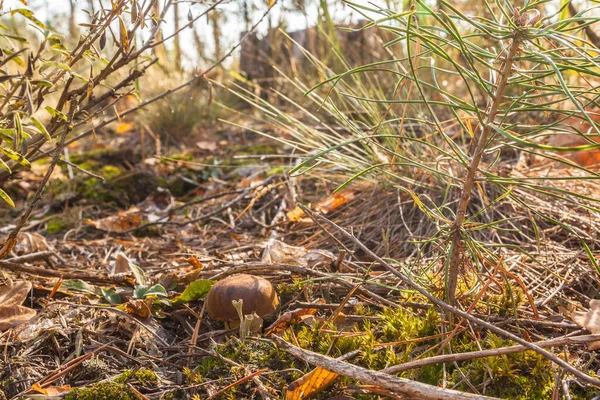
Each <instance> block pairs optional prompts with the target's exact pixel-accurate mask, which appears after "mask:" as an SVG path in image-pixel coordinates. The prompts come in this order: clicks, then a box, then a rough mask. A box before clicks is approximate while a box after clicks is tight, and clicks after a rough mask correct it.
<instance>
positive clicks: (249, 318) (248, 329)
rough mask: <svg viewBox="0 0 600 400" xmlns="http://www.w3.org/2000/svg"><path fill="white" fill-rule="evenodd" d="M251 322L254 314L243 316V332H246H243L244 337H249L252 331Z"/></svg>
mask: <svg viewBox="0 0 600 400" xmlns="http://www.w3.org/2000/svg"><path fill="white" fill-rule="evenodd" d="M253 320H254V313H252V314H248V315H246V316H244V330H245V331H246V332H244V337H246V336H250V333H251V331H252V321H253Z"/></svg>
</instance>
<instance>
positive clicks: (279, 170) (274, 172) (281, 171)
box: [266, 167, 286, 176]
mask: <svg viewBox="0 0 600 400" xmlns="http://www.w3.org/2000/svg"><path fill="white" fill-rule="evenodd" d="M285 171H286V170H285V168H283V167H273V168H271V169H270V170H268V171H267V173H266V175H267V176H272V175H283V174H284V173H285Z"/></svg>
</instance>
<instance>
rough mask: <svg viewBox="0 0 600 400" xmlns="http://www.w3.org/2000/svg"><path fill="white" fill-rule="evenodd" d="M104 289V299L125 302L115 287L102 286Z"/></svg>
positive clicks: (112, 301)
mask: <svg viewBox="0 0 600 400" xmlns="http://www.w3.org/2000/svg"><path fill="white" fill-rule="evenodd" d="M100 290H101V291H102V296H104V299H105V300H106V301H108V302H109V303H110V304H121V303H123V299H122V298H121V295H120V294H119V293H117V291H116V290H115V289H114V288H108V289H105V288H102V289H100Z"/></svg>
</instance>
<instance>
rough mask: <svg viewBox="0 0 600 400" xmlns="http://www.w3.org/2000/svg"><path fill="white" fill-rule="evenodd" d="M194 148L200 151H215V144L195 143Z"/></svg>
mask: <svg viewBox="0 0 600 400" xmlns="http://www.w3.org/2000/svg"><path fill="white" fill-rule="evenodd" d="M196 146H197V147H198V148H199V149H200V150H208V151H215V150H216V149H217V142H207V141H200V142H196Z"/></svg>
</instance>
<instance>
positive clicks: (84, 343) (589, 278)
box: [0, 161, 600, 399]
mask: <svg viewBox="0 0 600 400" xmlns="http://www.w3.org/2000/svg"><path fill="white" fill-rule="evenodd" d="M144 168H151V169H153V170H154V171H155V172H154V173H157V174H161V175H162V176H165V177H166V179H169V178H170V177H172V176H176V175H177V174H180V173H181V172H182V170H183V171H186V173H189V174H190V175H191V176H195V177H196V179H198V183H197V184H196V185H191V186H190V187H189V188H188V189H187V192H185V193H183V194H182V193H179V194H178V195H177V196H173V195H171V192H170V190H168V189H166V188H164V189H160V188H159V189H157V190H155V191H153V192H152V193H151V195H149V196H148V197H147V198H146V199H145V200H143V201H141V202H138V203H137V204H133V205H131V206H130V207H129V208H126V209H125V210H118V209H116V210H115V208H108V207H102V206H95V207H90V206H89V205H87V204H85V202H84V203H82V204H81V205H76V206H77V207H79V209H78V210H79V211H78V213H79V215H80V216H81V217H78V218H79V219H78V223H77V225H76V226H75V227H74V228H73V230H72V231H70V232H65V234H64V235H59V236H56V235H54V236H53V235H48V234H45V232H44V225H43V224H39V223H38V224H37V225H35V226H33V227H32V230H35V232H34V231H27V232H24V234H22V235H20V236H19V240H18V244H17V247H16V248H15V249H14V250H13V253H12V254H11V255H10V256H9V257H8V258H7V259H6V260H7V261H9V262H10V260H16V261H14V263H17V264H19V265H21V266H22V267H26V269H18V268H16V267H14V269H8V270H6V269H5V270H4V271H3V272H2V276H3V280H2V281H1V282H2V285H3V286H0V299H1V301H0V310H2V309H3V307H4V308H7V309H8V308H10V309H11V310H12V311H11V312H13V313H15V314H16V315H15V316H14V319H13V317H12V316H10V315H8V314H7V315H8V317H7V316H5V315H4V314H2V311H0V317H1V318H0V322H1V323H2V324H3V325H0V326H1V327H2V330H5V331H7V330H10V334H6V333H5V334H0V335H1V336H0V338H1V339H0V340H2V342H1V343H0V344H1V345H2V346H3V347H4V348H5V349H6V354H7V358H6V359H5V360H6V361H2V363H3V364H2V368H3V371H4V372H3V373H2V375H0V383H1V384H0V387H1V388H2V390H3V391H4V392H5V393H6V394H8V395H9V396H17V395H19V394H22V393H28V391H36V392H39V393H40V394H45V393H47V394H51V395H60V394H61V393H67V392H68V391H70V390H71V388H86V387H87V388H90V387H93V385H94V383H95V382H99V381H102V380H106V379H115V377H118V376H125V375H127V376H129V377H130V378H128V380H127V382H128V384H131V385H132V386H133V387H135V388H136V390H138V391H139V392H140V393H142V394H143V395H144V396H147V397H149V398H152V397H157V396H160V395H161V394H163V393H174V394H175V395H176V396H178V395H179V396H193V395H199V396H200V398H205V397H210V396H212V395H214V394H218V393H221V392H220V391H221V390H225V392H223V393H229V394H230V395H233V396H237V397H248V398H257V397H263V398H264V397H265V396H266V397H267V398H268V397H269V396H272V397H276V398H281V397H285V398H289V399H295V398H310V397H315V396H318V395H319V392H323V391H326V392H327V393H328V394H330V395H331V396H335V395H337V396H340V397H341V398H344V397H343V396H346V397H348V396H350V395H351V394H352V393H357V391H360V390H371V391H372V392H373V393H385V390H384V389H382V388H381V387H378V386H377V385H374V386H372V388H371V389H364V388H367V387H369V386H368V385H362V386H360V385H356V384H357V383H359V382H357V381H348V380H347V378H344V379H342V377H340V376H339V375H338V374H336V373H333V372H330V371H328V370H327V369H326V368H322V367H315V366H314V365H311V364H310V363H307V362H306V361H305V360H303V359H299V358H295V357H293V356H291V355H289V354H287V353H286V352H285V351H283V352H282V351H281V350H280V349H278V348H277V346H276V345H275V344H274V340H273V339H272V338H274V337H283V338H285V340H286V341H287V342H288V343H292V344H294V345H300V346H302V347H304V348H307V349H312V350H315V351H318V352H321V353H323V354H328V355H329V356H330V357H332V358H336V357H340V356H344V355H347V356H348V357H349V361H346V362H353V363H358V364H360V365H363V366H367V367H369V368H371V369H384V368H386V367H389V366H390V363H394V362H396V363H402V362H404V361H406V359H405V358H403V357H405V356H406V357H410V358H415V357H416V358H418V357H425V358H426V357H428V356H431V355H433V354H434V352H435V347H436V346H437V345H439V344H440V343H441V342H442V341H443V340H444V332H443V331H440V330H438V328H439V327H441V326H442V324H441V319H440V317H439V316H438V315H436V314H435V313H431V312H430V311H428V310H430V307H429V305H428V304H427V303H426V302H425V301H424V300H423V299H422V298H419V297H418V296H417V297H415V296H414V294H411V293H409V292H404V291H403V290H404V289H403V288H401V287H400V286H399V282H398V281H397V280H396V279H394V278H393V277H392V276H390V275H389V274H387V273H386V272H385V271H384V270H382V269H380V268H379V267H378V266H377V265H373V264H372V263H371V262H369V261H368V260H367V259H365V258H364V257H363V256H362V255H361V254H360V253H359V251H358V250H357V248H356V246H354V245H353V244H352V243H350V242H347V241H345V240H343V239H340V240H339V241H334V240H331V238H330V237H329V236H328V235H327V234H326V233H324V231H323V229H322V228H321V227H319V226H317V225H316V224H314V223H313V222H312V220H311V219H310V218H308V217H307V216H306V215H305V214H304V213H303V212H302V213H300V212H298V209H295V208H294V207H295V206H294V205H293V203H292V202H291V201H290V199H292V198H294V197H295V196H298V195H300V196H301V198H302V199H303V201H304V202H307V203H310V204H314V206H313V207H312V208H313V210H318V211H320V212H321V213H322V214H325V215H327V217H328V218H331V219H333V220H335V221H336V222H337V223H338V224H340V225H342V226H345V227H354V228H355V229H357V230H356V232H357V234H358V233H360V239H361V240H362V241H363V242H365V243H368V244H369V246H370V247H371V248H372V249H373V250H374V251H376V252H377V253H378V254H382V255H385V256H386V257H389V258H391V259H396V260H409V259H408V258H406V257H408V256H409V254H407V253H406V249H407V248H408V247H407V246H406V245H405V243H406V242H407V241H408V240H414V239H417V238H419V237H422V236H427V235H428V233H427V230H428V229H430V226H429V225H428V224H427V223H423V221H422V220H419V219H418V217H417V213H415V212H412V211H411V210H410V209H409V208H406V207H404V205H406V204H411V203H410V202H411V199H410V198H408V197H406V195H405V193H390V192H389V191H387V190H382V189H377V188H372V189H371V190H364V188H359V189H353V188H346V189H344V190H342V191H340V192H338V193H333V190H334V189H335V187H334V186H332V187H331V188H329V189H330V192H329V193H330V194H329V195H323V194H322V193H323V192H322V190H311V189H310V187H306V188H302V191H301V193H292V192H291V191H290V185H288V184H287V179H288V178H287V177H286V176H284V175H276V176H272V175H271V176H267V174H266V173H264V172H262V173H258V174H257V175H254V176H252V178H251V179H247V178H242V179H239V178H234V177H231V178H230V179H229V180H226V181H223V180H221V179H213V178H211V177H210V176H211V174H214V173H215V170H214V169H210V168H207V167H198V166H193V167H191V168H190V169H189V170H186V163H185V162H182V161H177V162H170V161H165V162H159V163H153V165H146V166H145V167H144ZM263 170H264V169H263ZM257 171H260V169H258V170H257ZM206 176H208V178H206ZM221 176H224V175H221ZM393 201H396V202H397V204H396V207H393V206H392V205H391V203H392V202H393ZM532 201H533V200H532ZM383 202H386V203H389V204H390V207H386V209H385V210H383V211H382V210H381V208H378V207H376V206H375V205H377V204H382V203H383ZM411 207H412V205H411ZM549 209H550V207H549ZM63 212H64V211H63ZM286 213H287V216H286ZM148 223H155V224H156V225H155V226H156V227H157V228H159V230H160V231H159V232H157V233H156V234H152V233H149V232H145V231H143V230H139V229H137V228H140V227H141V226H142V225H144V224H148ZM382 227H387V228H385V229H387V232H389V234H386V235H387V236H386V235H382ZM551 234H552V232H548V235H551ZM382 238H383V239H382ZM559 239H560V238H559V237H557V238H556V243H559ZM557 247H558V248H560V252H558V253H557V254H558V255H557V256H556V258H555V259H549V260H547V263H546V268H548V269H551V270H552V271H553V273H552V274H546V273H545V271H544V270H543V269H540V267H539V265H538V264H537V263H532V262H529V261H528V260H523V259H522V258H521V257H520V255H517V254H510V253H508V254H506V256H505V259H506V260H507V263H512V265H513V270H511V273H513V274H520V275H521V277H522V280H523V281H524V286H525V287H526V288H529V290H530V291H531V293H530V294H531V296H532V298H533V299H534V301H535V303H536V305H537V307H538V308H540V319H539V320H536V319H534V315H533V311H532V310H531V308H530V307H529V306H528V302H519V301H517V303H518V304H517V308H516V309H511V312H512V313H508V314H506V315H504V316H502V315H500V314H498V313H497V312H495V311H493V310H492V309H491V308H488V307H486V306H485V305H484V304H478V305H477V306H476V307H475V309H474V312H475V313H477V315H482V316H484V317H486V318H488V319H489V320H490V321H494V322H496V323H502V324H504V325H503V326H505V327H506V328H507V329H509V330H511V331H514V332H526V334H528V335H531V336H532V337H542V338H547V337H555V336H560V334H561V332H564V333H568V332H573V331H574V330H575V329H578V328H579V327H582V328H584V329H586V330H588V331H590V332H591V333H600V330H599V329H598V326H597V325H598V324H597V319H598V318H597V315H596V314H597V304H596V303H595V302H592V303H589V299H590V295H591V294H593V293H598V289H597V285H596V281H595V278H594V276H593V275H592V274H590V270H589V268H588V266H587V265H586V263H585V260H584V259H583V258H578V257H576V256H575V255H576V251H575V250H574V249H571V248H569V247H568V246H564V245H563V246H558V245H557ZM40 252H47V253H49V254H50V255H46V256H44V258H40V259H32V260H29V259H24V261H18V260H19V258H18V257H22V256H26V255H28V254H32V253H40ZM574 257H575V258H574ZM573 260H575V261H573ZM430 263H431V260H421V262H418V263H413V265H412V267H411V268H412V269H413V273H414V274H415V275H419V276H424V277H426V279H427V280H428V283H427V284H428V285H429V287H431V288H432V290H438V289H439V287H440V283H439V282H440V281H439V279H440V277H439V275H436V274H435V273H434V274H427V273H424V272H423V271H425V270H426V269H427V268H428V265H429V264H430ZM27 268H29V269H27ZM32 268H33V269H32ZM26 271H35V273H33V274H32V273H30V272H26ZM55 272H59V275H62V276H63V278H64V280H63V281H62V282H59V278H58V276H56V274H54V273H55ZM82 272H84V273H86V274H87V275H86V276H89V278H83V279H82V278H79V277H78V274H81V273H82ZM236 273H250V274H254V275H259V276H262V277H264V278H266V279H268V280H269V281H271V282H272V283H273V285H275V286H276V288H277V291H278V292H279V294H280V296H281V298H282V299H281V304H282V306H281V307H280V309H279V310H278V311H277V313H276V314H275V315H273V316H271V317H269V318H268V319H267V320H266V321H265V325H264V326H265V328H264V329H263V330H262V332H260V331H259V332H255V333H253V334H252V335H251V337H250V338H248V339H246V341H244V342H240V341H239V340H238V339H237V338H236V334H237V329H233V330H228V329H227V327H226V326H224V325H223V324H222V323H220V322H218V321H213V320H210V319H209V318H208V317H207V315H206V313H205V310H204V299H205V296H206V294H207V293H208V290H209V289H210V287H211V285H212V284H213V283H214V282H215V281H218V280H220V279H223V278H224V277H226V276H230V275H233V274H236ZM467 276H468V274H467ZM489 276H490V279H491V281H492V282H494V283H493V284H492V285H491V287H490V289H489V291H488V292H485V293H484V294H483V298H484V299H485V300H486V301H487V302H494V301H498V300H499V299H500V298H501V297H502V296H503V295H506V293H507V290H512V291H515V292H516V293H517V295H518V296H522V295H523V294H522V293H520V291H521V286H520V285H517V284H516V282H513V283H509V284H500V283H499V282H501V281H503V280H504V279H507V280H509V281H510V275H503V274H502V273H500V272H496V273H495V275H494V274H491V273H490V274H489ZM575 276H576V277H577V279H576V280H575V279H574V278H573V277H575ZM92 277H93V279H92ZM567 281H568V282H570V284H569V285H565V284H564V283H563V282H567ZM58 284H59V285H60V286H59V287H58V290H56V292H55V293H54V294H53V295H52V298H49V295H50V293H51V291H52V290H51V289H52V288H54V287H55V286H57V285H58ZM494 285H496V286H494ZM586 293H587V294H586ZM513 294H514V293H513ZM30 295H32V296H31V297H30ZM524 297H526V296H524ZM28 298H29V299H30V302H29V303H28V304H27V305H24V303H25V301H26V300H27V299H28ZM573 299H579V301H580V303H581V304H586V303H589V304H590V311H585V312H581V311H573V312H572V313H571V314H569V316H567V318H570V320H571V321H573V322H575V323H571V322H570V321H569V319H561V318H557V313H556V309H557V307H558V305H560V304H563V303H564V302H567V301H571V302H572V301H573ZM28 305H31V307H28ZM398 305H401V307H398ZM403 310H406V311H403ZM404 313H406V314H404ZM515 313H516V314H517V315H518V317H519V318H518V320H515V319H514V318H513V316H514V315H515ZM411 315H413V316H415V317H418V318H415V317H411ZM398 320H402V321H404V322H403V324H404V325H403V324H398ZM427 321H430V322H427ZM410 326H413V327H414V328H411V329H414V330H413V331H411V330H410V329H409V327H410ZM419 326H421V328H418V327H419ZM419 329H422V331H420V330H419ZM477 334H478V335H479V334H481V332H479V331H477ZM315 335H316V336H315ZM311 338H312V339H311ZM315 338H317V339H315ZM590 343H591V345H592V346H593V345H596V343H597V342H594V341H591V342H590ZM416 344H418V345H416ZM482 345H483V346H485V345H486V344H485V343H483V342H482ZM509 345H510V343H509V342H507V343H503V344H500V345H496V346H500V347H502V346H509ZM430 348H432V349H434V350H429V349H430ZM357 352H358V353H357ZM432 352H433V353H432ZM356 354H359V355H358V356H357V355H356ZM352 357H356V358H355V359H352ZM569 357H570V360H572V362H575V363H576V362H583V361H585V360H588V358H587V357H588V356H587V355H586V353H585V352H584V351H581V348H580V347H577V346H571V347H570V351H569ZM54 360H59V362H60V365H69V368H72V369H71V370H69V372H68V373H65V374H63V375H61V373H59V372H57V371H58V368H59V366H60V365H59V364H57V362H56V361H54ZM394 360H396V361H394ZM578 360H579V361H578ZM370 363H371V364H370ZM473 368H474V367H473ZM8 371H10V373H8ZM127 371H129V372H127ZM136 371H137V372H136ZM139 371H145V373H146V374H147V375H148V376H150V377H152V376H153V377H154V378H153V379H155V380H152V379H150V381H152V382H161V383H160V385H156V384H150V383H149V382H150V381H147V380H144V379H145V378H144V376H143V375H142V374H140V373H139ZM148 371H149V372H148ZM415 374H416V375H415V376H418V373H415ZM363 383H369V382H363ZM361 388H363V389H361Z"/></svg>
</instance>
